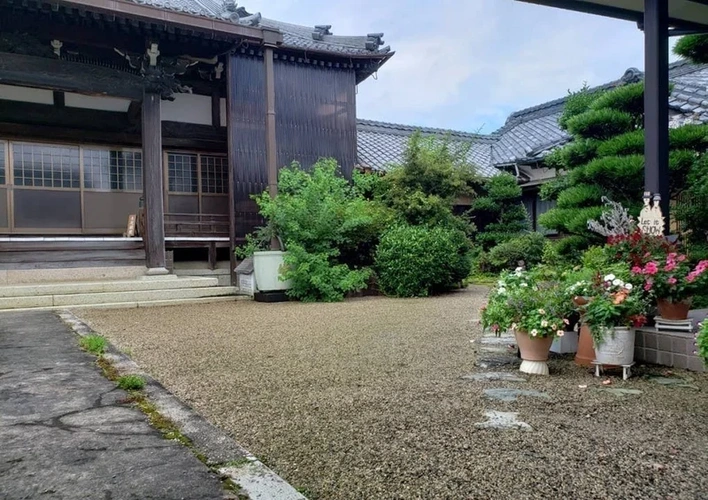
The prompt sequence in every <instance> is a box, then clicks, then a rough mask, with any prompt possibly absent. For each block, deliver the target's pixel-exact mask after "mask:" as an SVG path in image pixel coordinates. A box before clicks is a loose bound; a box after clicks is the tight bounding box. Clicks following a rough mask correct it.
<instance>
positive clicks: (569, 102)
mask: <svg viewBox="0 0 708 500" xmlns="http://www.w3.org/2000/svg"><path fill="white" fill-rule="evenodd" d="M603 93H604V92H603V91H595V92H590V89H589V87H588V86H587V84H584V85H583V87H582V88H581V89H580V90H578V91H576V92H570V91H569V92H568V94H569V95H568V98H567V99H566V101H565V106H563V114H562V115H561V117H560V118H559V119H558V124H559V125H560V127H561V128H562V129H563V130H568V120H570V119H571V118H573V117H574V116H577V115H579V114H582V113H584V112H586V111H587V110H588V109H590V105H591V104H592V103H593V101H595V99H597V98H599V97H600V96H602V95H603Z"/></svg>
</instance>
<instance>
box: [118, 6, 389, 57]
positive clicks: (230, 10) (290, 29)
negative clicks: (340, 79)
mask: <svg viewBox="0 0 708 500" xmlns="http://www.w3.org/2000/svg"><path fill="white" fill-rule="evenodd" d="M132 1H133V2H135V3H139V4H144V5H151V6H154V7H158V8H161V9H166V10H176V11H180V12H185V13H188V14H192V15H195V16H203V17H209V18H213V19H227V20H231V21H232V22H235V23H239V24H246V25H249V26H256V27H263V28H274V29H277V30H280V31H281V32H282V34H283V46H285V47H289V48H294V49H302V50H308V51H313V52H327V53H332V54H342V55H348V56H384V55H386V54H389V53H390V47H388V46H383V45H384V41H383V39H382V37H383V33H372V34H368V35H365V36H338V35H334V34H332V33H331V28H332V27H331V26H328V25H318V26H300V25H296V24H289V23H284V22H280V21H275V20H273V19H266V18H264V17H262V16H261V15H260V13H256V14H251V13H249V12H247V11H246V10H245V9H244V8H243V7H237V4H236V2H235V1H233V0H231V1H225V0H132Z"/></svg>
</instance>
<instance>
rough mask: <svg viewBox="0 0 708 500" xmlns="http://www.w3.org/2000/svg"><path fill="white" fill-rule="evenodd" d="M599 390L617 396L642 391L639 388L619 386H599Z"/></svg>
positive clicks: (640, 392)
mask: <svg viewBox="0 0 708 500" xmlns="http://www.w3.org/2000/svg"><path fill="white" fill-rule="evenodd" d="M599 390H601V391H604V392H609V393H610V394H614V395H615V396H618V397H624V396H636V395H639V394H642V391H640V390H639V389H621V388H619V387H600V388H599Z"/></svg>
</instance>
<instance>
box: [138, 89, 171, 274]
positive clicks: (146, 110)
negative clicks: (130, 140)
mask: <svg viewBox="0 0 708 500" xmlns="http://www.w3.org/2000/svg"><path fill="white" fill-rule="evenodd" d="M160 106H161V99H160V95H159V94H154V93H149V92H145V96H144V98H143V127H142V129H143V130H142V131H143V178H144V182H143V193H144V197H145V223H146V226H147V227H146V232H147V234H146V238H145V239H146V242H145V254H146V264H147V267H148V274H167V263H166V260H165V208H164V202H163V192H164V189H163V170H162V127H161V121H160V120H161V118H160Z"/></svg>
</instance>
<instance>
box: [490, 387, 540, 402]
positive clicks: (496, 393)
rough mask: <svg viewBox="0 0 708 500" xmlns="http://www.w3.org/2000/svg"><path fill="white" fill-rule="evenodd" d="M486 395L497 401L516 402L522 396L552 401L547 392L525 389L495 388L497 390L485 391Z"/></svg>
mask: <svg viewBox="0 0 708 500" xmlns="http://www.w3.org/2000/svg"><path fill="white" fill-rule="evenodd" d="M484 395H485V396H487V397H488V398H491V399H496V400H497V401H516V400H517V399H519V398H520V397H521V396H527V397H531V398H541V399H550V396H549V395H548V394H546V393H545V392H539V391H534V390H524V389H509V388H495V389H485V390H484Z"/></svg>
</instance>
